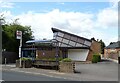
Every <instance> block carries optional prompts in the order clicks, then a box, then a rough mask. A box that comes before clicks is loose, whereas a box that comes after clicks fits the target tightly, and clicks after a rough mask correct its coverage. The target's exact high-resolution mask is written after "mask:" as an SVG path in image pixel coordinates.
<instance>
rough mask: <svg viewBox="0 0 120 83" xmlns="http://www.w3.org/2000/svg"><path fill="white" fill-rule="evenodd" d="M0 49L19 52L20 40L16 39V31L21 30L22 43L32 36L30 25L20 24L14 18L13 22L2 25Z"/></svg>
mask: <svg viewBox="0 0 120 83" xmlns="http://www.w3.org/2000/svg"><path fill="white" fill-rule="evenodd" d="M2 29H3V31H2V49H6V51H14V52H17V53H18V52H19V45H20V40H18V39H16V31H17V30H20V31H22V39H23V41H22V45H24V44H25V42H26V41H27V40H30V39H32V38H33V36H32V30H31V28H30V26H22V25H20V24H19V23H17V20H15V21H14V22H13V23H10V24H4V25H2Z"/></svg>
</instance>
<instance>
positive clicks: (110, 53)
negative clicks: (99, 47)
mask: <svg viewBox="0 0 120 83" xmlns="http://www.w3.org/2000/svg"><path fill="white" fill-rule="evenodd" d="M119 53H120V41H118V42H113V43H111V44H110V45H108V46H107V47H105V48H104V58H112V59H118V55H119Z"/></svg>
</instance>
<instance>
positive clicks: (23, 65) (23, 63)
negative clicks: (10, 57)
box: [16, 60, 32, 68]
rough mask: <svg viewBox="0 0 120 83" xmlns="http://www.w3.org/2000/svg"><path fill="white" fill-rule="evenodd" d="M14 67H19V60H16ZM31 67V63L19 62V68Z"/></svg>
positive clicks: (28, 61) (27, 61)
mask: <svg viewBox="0 0 120 83" xmlns="http://www.w3.org/2000/svg"><path fill="white" fill-rule="evenodd" d="M16 67H20V60H16ZM31 67H32V61H30V60H26V61H21V68H31Z"/></svg>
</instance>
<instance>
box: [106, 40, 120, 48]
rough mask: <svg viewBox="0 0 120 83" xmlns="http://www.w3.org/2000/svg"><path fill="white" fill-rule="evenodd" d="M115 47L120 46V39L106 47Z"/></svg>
mask: <svg viewBox="0 0 120 83" xmlns="http://www.w3.org/2000/svg"><path fill="white" fill-rule="evenodd" d="M115 48H120V41H118V42H114V43H113V44H110V45H108V46H107V47H105V49H115Z"/></svg>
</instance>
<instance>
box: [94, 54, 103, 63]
mask: <svg viewBox="0 0 120 83" xmlns="http://www.w3.org/2000/svg"><path fill="white" fill-rule="evenodd" d="M100 61H101V57H100V55H99V54H94V55H93V58H92V63H97V62H100Z"/></svg>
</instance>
